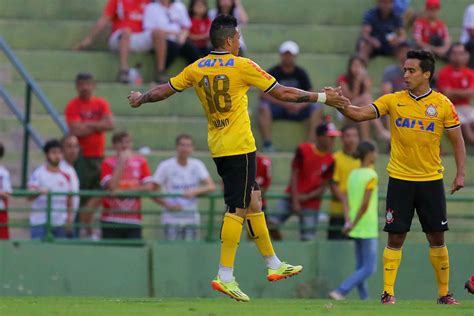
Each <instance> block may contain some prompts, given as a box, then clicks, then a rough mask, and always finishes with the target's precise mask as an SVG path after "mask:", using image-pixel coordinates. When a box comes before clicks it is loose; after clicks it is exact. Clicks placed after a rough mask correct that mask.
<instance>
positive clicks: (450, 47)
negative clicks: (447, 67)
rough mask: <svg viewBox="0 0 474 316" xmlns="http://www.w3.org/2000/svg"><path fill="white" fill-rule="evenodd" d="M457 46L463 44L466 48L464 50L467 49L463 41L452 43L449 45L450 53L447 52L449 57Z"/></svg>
mask: <svg viewBox="0 0 474 316" xmlns="http://www.w3.org/2000/svg"><path fill="white" fill-rule="evenodd" d="M457 46H462V47H463V48H464V50H466V51H467V49H466V46H464V44H462V43H461V42H455V43H452V44H451V46H449V49H448V53H447V54H446V56H448V58H450V57H451V54H452V53H453V49H454V48H455V47H457Z"/></svg>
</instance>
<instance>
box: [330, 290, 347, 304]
mask: <svg viewBox="0 0 474 316" xmlns="http://www.w3.org/2000/svg"><path fill="white" fill-rule="evenodd" d="M328 295H329V297H330V298H332V299H333V300H335V301H343V300H345V299H346V297H345V296H344V295H342V294H341V293H339V292H338V291H337V290H334V291H331V292H329V294H328Z"/></svg>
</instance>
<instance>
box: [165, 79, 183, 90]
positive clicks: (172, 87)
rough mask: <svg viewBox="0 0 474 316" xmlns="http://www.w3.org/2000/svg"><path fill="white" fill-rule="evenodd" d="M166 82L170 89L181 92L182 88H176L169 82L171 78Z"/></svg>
mask: <svg viewBox="0 0 474 316" xmlns="http://www.w3.org/2000/svg"><path fill="white" fill-rule="evenodd" d="M168 84H169V85H170V87H171V89H173V90H174V91H176V92H183V90H179V89H176V88H175V87H174V86H173V84H172V83H171V80H168Z"/></svg>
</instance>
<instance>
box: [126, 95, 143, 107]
mask: <svg viewBox="0 0 474 316" xmlns="http://www.w3.org/2000/svg"><path fill="white" fill-rule="evenodd" d="M127 98H128V102H129V103H130V106H131V107H132V108H137V107H139V106H140V105H142V102H141V100H142V94H141V93H140V92H137V91H131V92H130V94H129V95H128V97H127Z"/></svg>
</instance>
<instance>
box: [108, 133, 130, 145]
mask: <svg viewBox="0 0 474 316" xmlns="http://www.w3.org/2000/svg"><path fill="white" fill-rule="evenodd" d="M125 137H130V133H129V132H127V131H118V132H115V133H114V134H113V135H112V144H117V143H119V142H121V141H122V139H124V138H125Z"/></svg>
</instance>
